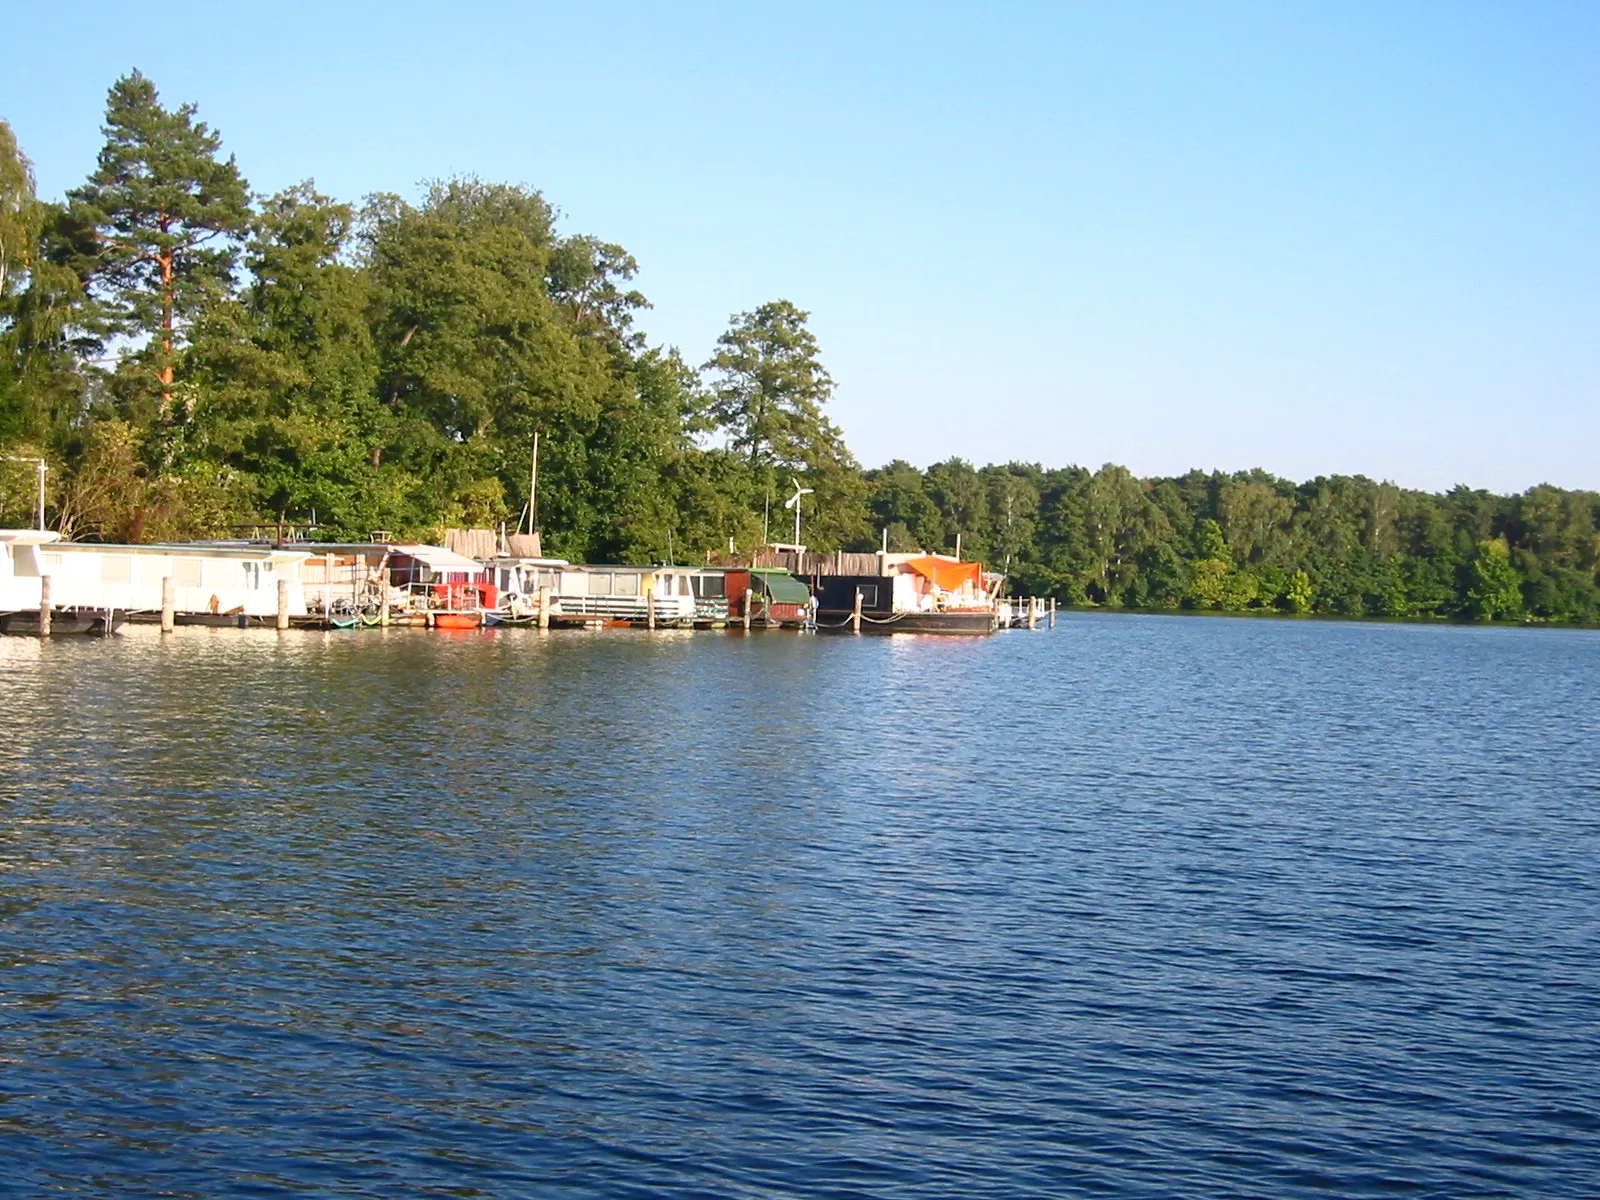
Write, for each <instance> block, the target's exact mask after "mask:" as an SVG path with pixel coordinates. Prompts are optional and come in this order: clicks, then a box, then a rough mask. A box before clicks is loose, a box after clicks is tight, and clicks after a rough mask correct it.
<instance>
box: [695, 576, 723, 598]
mask: <svg viewBox="0 0 1600 1200" xmlns="http://www.w3.org/2000/svg"><path fill="white" fill-rule="evenodd" d="M727 582H728V580H727V576H725V575H701V576H699V577H698V578H696V579H695V583H697V584H699V585H700V596H701V598H702V599H704V600H721V599H722V598H723V597H724V596H725V595H727V594H728V593H727Z"/></svg>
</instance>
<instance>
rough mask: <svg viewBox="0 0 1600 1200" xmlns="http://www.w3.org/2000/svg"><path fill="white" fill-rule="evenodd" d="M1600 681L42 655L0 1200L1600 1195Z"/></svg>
mask: <svg viewBox="0 0 1600 1200" xmlns="http://www.w3.org/2000/svg"><path fill="white" fill-rule="evenodd" d="M1597 739H1600V634H1597V633H1593V632H1570V631H1569V632H1562V631H1530V630H1517V629H1497V628H1490V629H1485V628H1464V627H1448V628H1439V627H1423V626H1413V625H1360V624H1331V623H1313V622H1295V621H1251V620H1229V619H1202V618H1189V619H1184V618H1159V617H1114V616H1081V617H1068V618H1066V619H1064V620H1063V621H1061V623H1060V624H1059V626H1058V628H1057V629H1056V630H1055V631H1054V632H1053V633H1049V634H1046V633H1043V632H1041V633H1037V634H1028V633H1025V632H1014V633H1006V634H1000V635H997V636H995V637H993V638H988V639H976V640H960V639H943V640H942V639H937V638H912V637H896V638H872V637H861V638H851V637H832V638H828V637H823V638H817V637H805V636H790V635H778V634H771V635H757V636H750V637H741V636H738V635H721V634H705V633H701V634H679V633H669V634H655V635H647V634H644V633H626V632H622V633H607V634H600V635H591V634H576V633H567V634H562V633H556V634H552V635H544V636H541V635H540V634H538V633H537V632H536V631H524V630H512V631H506V632H503V633H499V634H494V633H480V634H465V635H445V634H440V635H435V634H428V633H424V632H420V631H401V630H391V631H385V632H382V633H380V632H377V631H370V632H361V633H339V634H318V633H302V632H295V633H289V634H283V635H279V634H276V633H274V632H271V631H250V632H240V631H234V630H201V629H185V630H179V631H178V633H177V634H175V635H173V636H170V637H168V638H165V639H163V638H161V637H160V636H159V634H158V633H156V632H155V631H154V630H151V629H148V628H145V629H135V630H133V631H131V632H130V633H128V634H126V635H124V636H123V637H121V638H118V639H116V640H114V641H112V642H107V643H102V642H96V641H81V642H73V641H56V642H54V643H51V644H48V645H44V646H40V645H39V644H38V643H36V642H33V641H28V640H23V639H0V1192H4V1193H5V1194H16V1195H33V1194H39V1195H43V1194H49V1195H53V1196H63V1195H65V1196H74V1195H89V1194H94V1195H118V1196H124V1195H126V1196H138V1195H161V1196H194V1197H211V1196H222V1195H241V1196H248V1195H254V1196H263V1195H290V1194H324V1195H339V1196H396V1195H436V1196H456V1197H461V1196H593V1197H628V1196H638V1197H644V1196H659V1195H675V1196H705V1197H759V1196H796V1197H799V1196H806V1197H868V1196H871V1197H878V1196H883V1197H889V1196H895V1197H898V1196H918V1197H934V1196H937V1197H980V1196H981V1197H991V1196H992V1197H1019V1196H1128V1197H1213V1196H1217V1197H1221V1196H1250V1197H1274V1198H1281V1197H1304V1196H1317V1197H1322V1196H1406V1197H1449V1198H1451V1200H1455V1198H1459V1197H1467V1196H1506V1197H1527V1196H1541V1197H1543V1196H1572V1197H1593V1196H1595V1195H1597V1194H1600V888H1597V874H1600V754H1597V745H1600V741H1597Z"/></svg>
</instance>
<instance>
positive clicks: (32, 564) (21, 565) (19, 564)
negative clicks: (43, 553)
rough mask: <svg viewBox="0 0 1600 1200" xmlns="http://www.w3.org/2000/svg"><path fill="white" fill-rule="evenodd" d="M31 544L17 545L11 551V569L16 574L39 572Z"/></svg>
mask: <svg viewBox="0 0 1600 1200" xmlns="http://www.w3.org/2000/svg"><path fill="white" fill-rule="evenodd" d="M34 553H35V552H34V549H33V547H32V546H18V547H17V548H16V549H15V550H13V551H12V552H11V558H12V561H13V562H14V564H15V565H14V566H13V568H12V570H13V571H14V572H15V573H16V574H18V575H30V576H31V575H37V574H38V573H39V560H38V559H36V558H34Z"/></svg>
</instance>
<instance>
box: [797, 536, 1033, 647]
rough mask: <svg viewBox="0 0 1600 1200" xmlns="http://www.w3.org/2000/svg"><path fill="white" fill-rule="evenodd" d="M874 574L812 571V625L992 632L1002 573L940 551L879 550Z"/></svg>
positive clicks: (878, 630)
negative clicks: (814, 612)
mask: <svg viewBox="0 0 1600 1200" xmlns="http://www.w3.org/2000/svg"><path fill="white" fill-rule="evenodd" d="M879 558H880V560H881V562H882V564H883V565H882V573H881V574H878V575H817V576H815V577H813V579H812V586H813V587H814V588H815V589H816V592H817V625H818V628H820V629H834V630H837V629H849V628H851V627H852V623H853V621H852V618H853V616H854V613H855V606H856V598H857V596H858V595H859V597H860V603H861V630H862V632H863V633H968V634H971V633H979V634H981V633H992V632H994V630H995V629H996V628H997V626H998V616H997V613H998V607H997V604H996V597H997V596H998V594H999V591H1000V585H1001V583H1002V582H1003V581H1004V576H1001V575H996V574H993V573H990V572H986V571H984V569H983V566H982V564H981V563H975V562H961V561H960V560H959V559H955V558H951V557H949V556H947V555H943V554H914V555H913V554H884V555H880V556H879Z"/></svg>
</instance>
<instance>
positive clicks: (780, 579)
mask: <svg viewBox="0 0 1600 1200" xmlns="http://www.w3.org/2000/svg"><path fill="white" fill-rule="evenodd" d="M726 576H727V577H726V580H725V582H724V587H725V588H726V589H727V593H728V616H729V618H730V619H735V620H742V619H743V617H744V613H745V607H746V606H749V609H750V616H751V619H752V620H765V621H766V622H768V623H769V624H775V625H804V624H805V623H806V622H807V621H808V620H809V619H810V616H811V589H810V588H809V587H807V586H806V585H805V584H804V583H802V582H801V581H800V580H798V579H796V578H795V577H794V576H793V575H791V574H790V573H789V572H788V571H786V570H784V569H783V568H782V567H740V568H730V569H729V570H728V571H727V572H726Z"/></svg>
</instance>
